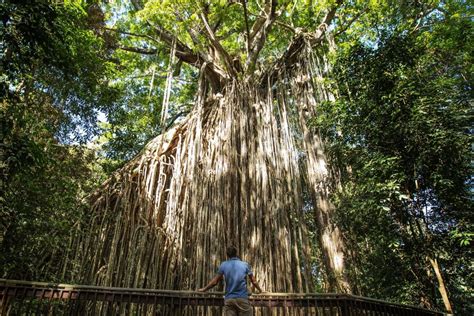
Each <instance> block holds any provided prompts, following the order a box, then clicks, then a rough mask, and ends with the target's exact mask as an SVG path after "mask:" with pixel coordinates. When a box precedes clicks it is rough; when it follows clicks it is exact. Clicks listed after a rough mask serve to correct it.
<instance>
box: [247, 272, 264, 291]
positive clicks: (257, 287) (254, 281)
mask: <svg viewBox="0 0 474 316" xmlns="http://www.w3.org/2000/svg"><path fill="white" fill-rule="evenodd" d="M249 278H250V282H252V284H253V286H255V288H256V289H257V290H258V292H259V293H262V292H263V291H262V289H261V288H260V285H258V283H257V279H255V275H253V274H250V275H249Z"/></svg>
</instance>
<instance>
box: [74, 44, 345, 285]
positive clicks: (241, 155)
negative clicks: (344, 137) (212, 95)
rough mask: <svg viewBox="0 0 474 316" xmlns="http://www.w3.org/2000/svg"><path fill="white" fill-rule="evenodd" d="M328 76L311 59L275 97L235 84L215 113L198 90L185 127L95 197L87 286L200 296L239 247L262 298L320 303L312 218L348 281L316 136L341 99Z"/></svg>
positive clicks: (287, 73) (150, 147) (283, 74)
mask: <svg viewBox="0 0 474 316" xmlns="http://www.w3.org/2000/svg"><path fill="white" fill-rule="evenodd" d="M323 68H324V67H322V65H321V62H320V61H318V60H316V59H314V58H313V56H312V54H311V52H310V51H309V50H304V53H301V54H300V57H299V59H298V61H297V63H296V64H295V67H293V68H291V69H286V70H281V71H279V73H278V74H277V76H278V77H277V78H276V79H275V80H276V84H271V85H270V84H269V85H268V87H267V88H261V87H257V86H256V85H255V84H253V85H252V84H250V83H243V82H240V81H237V80H235V81H233V82H231V83H229V84H228V85H227V86H226V87H225V88H224V90H223V91H222V95H223V97H221V98H217V99H215V100H213V101H208V102H205V101H204V100H206V91H205V89H204V88H201V89H200V92H199V94H200V95H199V97H198V98H197V102H196V105H195V107H194V110H193V112H192V113H190V114H189V116H188V117H187V119H186V120H185V122H183V123H181V124H180V125H178V126H177V127H175V128H173V129H171V130H169V131H167V132H166V133H165V134H163V135H160V136H158V137H157V138H155V139H154V140H152V141H151V142H150V143H149V144H147V146H146V147H145V149H144V150H143V152H142V153H141V154H140V155H139V156H138V157H136V158H135V159H133V160H132V161H130V162H129V163H128V164H127V165H126V166H125V167H124V168H122V169H121V170H119V171H118V172H116V174H115V175H114V176H113V177H111V178H110V179H109V180H108V181H107V182H106V183H105V184H104V185H103V187H102V188H101V190H100V191H98V192H97V193H96V194H94V195H92V197H91V201H92V209H91V220H90V222H89V223H88V225H87V226H86V228H87V229H86V230H85V231H83V232H81V233H80V234H78V237H77V238H76V241H75V244H76V245H77V252H76V253H77V256H76V258H75V259H74V260H72V261H71V262H73V263H74V262H75V263H78V264H79V266H80V267H81V271H80V272H79V276H80V279H79V280H80V281H81V282H84V283H89V284H96V285H104V286H123V287H144V288H161V289H182V290H185V289H196V288H197V287H200V286H203V285H204V284H205V283H206V282H207V281H208V280H209V278H210V277H212V276H213V275H214V273H215V271H216V267H217V266H218V264H219V263H220V261H221V260H224V259H225V247H226V246H227V245H229V244H234V245H236V246H237V248H238V249H239V251H240V256H241V257H242V259H243V260H246V261H248V262H250V263H251V265H252V268H253V270H254V272H255V274H256V275H257V277H258V278H259V279H260V280H261V283H262V285H263V288H264V289H265V290H267V291H272V292H308V291H313V290H314V288H313V284H314V283H313V271H314V269H315V266H314V265H313V264H314V263H313V262H312V261H311V260H312V259H311V258H312V256H313V254H312V249H313V248H314V247H315V246H316V245H313V244H312V242H311V240H310V238H309V237H308V228H307V219H308V218H311V217H312V218H314V217H313V216H312V215H313V212H314V213H315V214H316V215H317V216H316V220H317V222H318V225H317V226H318V228H319V233H320V235H321V238H320V243H321V247H322V251H321V252H322V253H323V254H324V258H325V262H326V263H327V265H328V266H329V267H330V268H331V267H332V268H331V269H334V271H336V272H337V271H342V270H341V269H342V268H343V266H342V264H343V251H342V250H343V245H342V242H341V240H342V238H341V237H340V236H339V232H338V230H337V228H335V226H334V224H333V223H332V221H331V215H332V212H333V209H334V208H333V206H332V205H331V204H330V202H329V199H328V196H329V191H330V188H331V181H332V180H331V179H330V177H329V173H328V167H327V161H326V157H325V155H324V148H323V144H322V140H321V138H320V137H319V136H318V135H317V134H314V133H313V132H312V131H310V130H309V129H308V127H307V126H308V119H309V118H311V117H313V116H314V115H316V112H315V111H316V108H317V104H318V103H319V102H321V101H324V100H330V99H331V98H332V95H331V94H330V93H329V92H328V91H327V89H326V88H325V87H324V86H323V85H322V83H321V82H322V81H321V80H319V79H320V77H321V76H323V71H324V69H323ZM203 86H204V85H201V87H203ZM305 192H309V193H310V194H309V195H310V197H308V194H306V193H305ZM328 280H329V281H330V278H328Z"/></svg>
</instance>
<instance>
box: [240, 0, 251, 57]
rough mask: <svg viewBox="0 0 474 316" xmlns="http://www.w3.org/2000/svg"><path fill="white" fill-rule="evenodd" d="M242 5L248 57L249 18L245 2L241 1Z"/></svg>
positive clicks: (244, 0)
mask: <svg viewBox="0 0 474 316" xmlns="http://www.w3.org/2000/svg"><path fill="white" fill-rule="evenodd" d="M242 5H243V6H244V18H245V29H246V31H247V55H248V54H249V52H250V29H249V17H248V13H247V1H246V0H242Z"/></svg>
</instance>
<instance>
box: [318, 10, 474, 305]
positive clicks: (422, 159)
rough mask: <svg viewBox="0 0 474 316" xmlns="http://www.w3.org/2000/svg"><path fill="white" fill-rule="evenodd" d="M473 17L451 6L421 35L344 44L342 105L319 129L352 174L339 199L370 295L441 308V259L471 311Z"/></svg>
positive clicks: (362, 285)
mask: <svg viewBox="0 0 474 316" xmlns="http://www.w3.org/2000/svg"><path fill="white" fill-rule="evenodd" d="M467 10H468V8H467V7H466V6H463V5H462V4H459V3H455V2H454V3H444V4H443V5H442V6H441V8H439V9H434V10H431V11H430V16H429V17H428V18H427V19H426V20H425V21H423V22H422V23H421V24H420V25H418V26H416V27H415V28H414V29H410V28H409V26H410V27H412V24H408V25H407V24H401V23H399V24H397V25H395V26H397V27H392V30H388V29H385V30H384V31H383V32H381V33H380V37H379V38H378V39H377V40H375V41H366V40H361V41H352V42H351V41H346V42H345V43H343V44H344V45H343V49H341V50H339V52H338V56H337V60H336V65H337V67H336V69H335V75H336V79H337V84H338V87H339V90H340V93H341V97H340V98H339V99H338V101H336V102H335V103H327V104H324V105H323V106H322V107H321V111H322V113H321V114H322V115H321V116H320V117H319V118H317V120H316V122H315V124H317V126H318V127H319V128H320V129H321V130H323V131H325V134H326V137H327V139H328V140H329V142H330V150H331V153H332V156H333V161H334V163H335V164H338V165H339V166H341V168H342V170H343V172H342V181H343V187H342V190H341V191H340V192H339V193H338V194H337V196H336V197H335V201H336V203H337V206H338V211H339V222H340V224H341V225H342V226H343V227H344V230H345V235H346V238H347V239H348V241H349V248H351V249H352V251H351V254H352V257H351V260H352V275H353V279H354V280H356V283H357V288H358V291H359V293H361V294H363V295H368V296H371V297H378V298H382V299H392V300H399V299H401V300H402V301H404V302H407V303H415V302H419V301H424V302H425V303H426V304H427V305H428V306H430V304H433V305H437V306H439V307H440V306H442V302H441V299H440V297H439V293H437V291H436V287H437V281H436V278H435V277H434V272H433V270H432V267H431V266H430V265H429V262H428V260H427V258H437V260H438V261H439V262H440V264H441V265H442V267H443V270H442V273H443V274H444V277H445V282H446V283H447V287H448V290H449V292H450V294H451V297H452V299H453V301H454V308H455V309H456V310H457V312H458V313H464V314H470V313H472V310H470V309H469V308H470V307H469V304H468V303H467V302H468V301H469V299H470V298H469V294H468V292H469V291H470V290H469V284H472V266H470V265H469V264H467V265H466V262H469V258H472V250H471V248H470V247H469V244H470V237H469V236H471V235H472V229H473V228H472V210H473V208H472V206H473V200H472V183H471V182H470V181H471V175H472V172H473V170H472V165H471V162H470V158H469V157H470V155H471V154H472V152H471V149H470V143H471V140H470V134H471V133H472V130H471V127H470V122H471V116H470V111H471V109H472V77H471V75H472V56H473V55H472V52H473V46H472V35H473V33H472V23H471V22H470V20H469V18H468V16H469V13H468V11H467ZM406 22H407V20H403V23H406ZM392 26H393V24H392ZM346 39H347V38H346ZM466 260H467V261H466ZM413 280H416V281H413ZM471 290H472V289H471Z"/></svg>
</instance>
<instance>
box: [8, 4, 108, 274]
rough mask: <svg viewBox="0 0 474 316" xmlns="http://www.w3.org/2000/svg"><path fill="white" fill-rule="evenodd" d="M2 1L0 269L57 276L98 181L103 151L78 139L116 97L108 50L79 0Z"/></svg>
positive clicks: (89, 131)
mask: <svg viewBox="0 0 474 316" xmlns="http://www.w3.org/2000/svg"><path fill="white" fill-rule="evenodd" d="M0 10H1V11H0V12H1V14H0V15H1V16H2V24H1V32H0V33H1V38H0V45H1V46H2V51H3V54H2V55H0V57H1V73H2V76H1V81H0V91H1V94H2V103H1V104H0V106H1V108H0V111H1V112H0V113H1V116H0V126H1V148H0V150H1V152H0V156H1V164H0V168H1V178H0V192H1V196H0V203H1V205H0V207H1V208H0V214H1V226H0V232H1V237H0V249H1V250H0V267H1V270H0V275H1V276H2V277H9V278H24V279H46V280H54V279H57V278H60V275H59V274H58V273H57V271H59V267H60V259H61V258H63V257H64V255H65V252H67V251H68V250H69V249H68V247H69V246H68V245H67V243H68V237H69V235H70V230H71V229H72V227H73V225H74V224H75V223H76V221H77V220H78V219H79V218H80V217H81V214H82V209H81V203H82V202H81V200H82V198H83V196H84V194H85V192H87V191H89V190H90V189H91V188H92V187H93V186H94V185H95V181H96V179H95V177H96V176H95V174H96V173H95V172H94V169H95V168H97V167H95V166H94V165H93V164H92V162H93V159H94V153H93V152H92V151H91V150H88V149H87V148H85V147H83V146H80V145H79V144H78V143H77V142H78V141H85V140H87V138H88V137H89V136H90V135H93V134H94V133H95V132H96V130H97V128H96V127H95V120H96V116H97V114H96V113H97V111H109V110H111V105H113V102H112V101H113V93H114V90H110V89H108V87H107V82H106V80H105V77H104V75H105V74H107V72H108V71H109V66H110V64H109V62H108V61H107V59H106V58H107V55H108V53H107V52H106V50H105V49H104V47H103V41H102V40H101V39H100V38H99V37H98V36H97V35H96V34H95V33H94V31H93V29H91V25H90V24H89V23H90V20H89V17H90V15H88V14H87V7H83V6H81V5H80V4H79V3H78V2H67V3H65V4H62V5H61V4H53V2H49V1H34V2H23V1H7V2H3V3H2V4H1V5H0ZM97 171H100V169H97ZM52 271H53V272H52Z"/></svg>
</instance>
